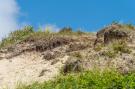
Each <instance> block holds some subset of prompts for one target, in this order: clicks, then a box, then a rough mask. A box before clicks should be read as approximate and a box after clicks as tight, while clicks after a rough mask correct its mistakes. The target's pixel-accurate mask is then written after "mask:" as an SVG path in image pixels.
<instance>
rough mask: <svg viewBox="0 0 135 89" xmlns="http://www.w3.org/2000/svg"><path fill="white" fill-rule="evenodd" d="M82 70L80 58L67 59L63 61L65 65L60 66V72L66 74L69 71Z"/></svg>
mask: <svg viewBox="0 0 135 89" xmlns="http://www.w3.org/2000/svg"><path fill="white" fill-rule="evenodd" d="M81 71H82V66H81V61H80V60H78V59H77V60H75V59H74V60H73V59H71V60H67V62H66V63H65V66H64V67H63V68H62V70H61V73H63V74H67V73H71V72H81Z"/></svg>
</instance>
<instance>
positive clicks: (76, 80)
mask: <svg viewBox="0 0 135 89" xmlns="http://www.w3.org/2000/svg"><path fill="white" fill-rule="evenodd" d="M16 89H135V73H129V74H127V75H122V74H120V73H118V72H117V71H111V70H106V71H103V72H99V71H87V72H84V73H79V74H69V75H66V76H63V75H61V76H60V77H59V78H57V79H56V80H54V81H48V82H44V83H37V82H36V83H33V84H32V85H29V86H25V85H23V86H22V87H21V86H19V87H18V88H16Z"/></svg>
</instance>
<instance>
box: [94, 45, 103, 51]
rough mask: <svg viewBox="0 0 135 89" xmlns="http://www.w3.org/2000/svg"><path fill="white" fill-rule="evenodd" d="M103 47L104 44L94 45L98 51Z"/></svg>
mask: <svg viewBox="0 0 135 89" xmlns="http://www.w3.org/2000/svg"><path fill="white" fill-rule="evenodd" d="M102 48H103V46H102V45H97V46H95V47H94V50H95V51H97V52H98V51H101V50H102Z"/></svg>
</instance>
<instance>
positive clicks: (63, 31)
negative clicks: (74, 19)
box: [59, 27, 73, 34]
mask: <svg viewBox="0 0 135 89" xmlns="http://www.w3.org/2000/svg"><path fill="white" fill-rule="evenodd" d="M72 32H73V31H72V28H70V27H64V28H63V29H61V30H60V31H59V33H65V34H67V33H72Z"/></svg>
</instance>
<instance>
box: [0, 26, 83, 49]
mask: <svg viewBox="0 0 135 89" xmlns="http://www.w3.org/2000/svg"><path fill="white" fill-rule="evenodd" d="M51 30H52V29H50V28H46V29H45V30H42V28H39V29H38V31H35V30H34V28H33V27H32V26H26V27H24V28H23V29H20V30H16V31H14V32H11V33H10V34H9V35H8V37H6V38H4V39H2V41H1V42H0V49H1V48H4V47H9V46H12V45H14V44H16V43H19V42H22V41H24V40H39V39H45V38H47V37H48V38H50V37H52V36H65V35H68V36H75V35H76V36H79V35H82V34H85V33H83V32H81V31H77V32H73V31H72V28H70V27H65V28H63V29H61V30H60V31H59V32H53V31H51Z"/></svg>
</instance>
